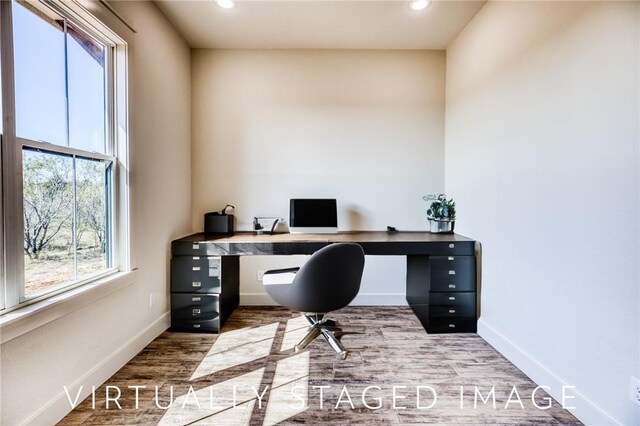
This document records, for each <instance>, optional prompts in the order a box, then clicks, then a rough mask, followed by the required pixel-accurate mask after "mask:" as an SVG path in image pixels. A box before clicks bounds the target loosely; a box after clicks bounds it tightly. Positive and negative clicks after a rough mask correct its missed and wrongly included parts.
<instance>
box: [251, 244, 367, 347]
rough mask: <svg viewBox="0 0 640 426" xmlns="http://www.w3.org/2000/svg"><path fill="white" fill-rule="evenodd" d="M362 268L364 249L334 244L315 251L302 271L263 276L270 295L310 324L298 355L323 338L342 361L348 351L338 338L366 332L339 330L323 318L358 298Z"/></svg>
mask: <svg viewBox="0 0 640 426" xmlns="http://www.w3.org/2000/svg"><path fill="white" fill-rule="evenodd" d="M363 269H364V251H363V250H362V247H360V246H359V245H358V244H354V243H335V244H331V245H329V246H327V247H323V248H321V249H320V250H318V251H317V252H315V253H314V254H313V255H312V256H311V257H310V258H309V260H307V262H306V263H305V264H304V265H303V266H302V267H301V268H291V269H278V270H272V271H267V272H265V273H264V277H263V280H262V283H263V284H264V286H265V288H266V290H267V293H268V294H269V296H271V297H272V298H273V300H275V301H276V302H277V303H279V304H280V305H282V306H284V307H286V308H289V309H292V310H295V311H299V312H302V313H303V315H304V317H305V318H306V319H307V321H308V322H309V324H310V327H309V332H308V333H307V335H306V336H305V337H304V338H303V339H302V340H301V341H300V342H299V343H298V344H297V345H295V350H296V352H297V351H300V350H302V349H304V348H305V347H306V346H307V345H308V344H309V343H311V342H312V341H314V340H315V339H316V338H317V337H319V336H322V337H324V339H325V340H326V341H327V342H328V343H329V344H330V345H331V347H332V348H333V349H334V350H335V351H336V352H337V353H338V355H339V356H340V358H342V359H345V358H346V357H347V354H348V351H347V350H346V349H345V348H344V346H342V343H341V342H340V340H339V339H340V338H341V337H342V336H343V335H345V334H352V333H362V332H363V330H362V329H361V328H360V329H357V330H356V329H350V330H347V329H345V328H342V327H338V326H337V324H336V322H335V321H333V320H330V319H327V318H325V317H324V316H325V314H326V313H328V312H331V311H335V310H337V309H341V308H344V307H345V306H347V305H348V304H349V303H351V301H352V300H353V299H354V297H356V295H357V294H358V290H360V281H361V280H362V270H363Z"/></svg>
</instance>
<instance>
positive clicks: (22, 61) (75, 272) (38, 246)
mask: <svg viewBox="0 0 640 426" xmlns="http://www.w3.org/2000/svg"><path fill="white" fill-rule="evenodd" d="M36 7H37V9H35V8H36ZM12 11H13V32H14V34H13V42H14V51H15V53H14V56H15V58H14V68H15V94H16V133H17V136H18V137H19V138H21V139H22V141H23V151H22V154H23V155H22V159H23V164H22V169H23V180H22V183H23V205H24V275H25V280H24V285H25V286H24V297H25V298H26V299H29V298H32V297H34V296H37V295H39V294H42V293H46V292H48V291H51V290H54V289H56V288H60V287H63V286H66V285H69V284H73V283H74V282H77V281H82V280H84V279H86V278H88V277H91V276H95V275H96V274H99V273H101V272H104V271H106V270H107V269H109V268H110V267H111V266H112V265H111V237H110V230H111V226H110V223H111V199H112V194H111V190H110V188H111V181H112V175H111V173H112V172H111V169H112V164H113V159H112V157H110V156H109V149H108V147H109V145H108V143H107V140H106V133H107V132H106V122H107V114H106V62H107V61H106V47H105V45H103V44H102V43H100V42H99V41H97V39H95V38H94V37H92V36H91V35H89V34H88V33H86V32H85V31H83V30H82V29H80V28H79V27H77V26H75V25H74V24H73V23H72V22H70V21H69V20H67V19H66V18H65V17H63V16H61V15H60V14H59V13H57V12H56V11H54V10H53V9H50V8H48V7H47V6H46V5H43V4H36V3H25V2H14V3H13V7H12ZM43 142H44V143H45V144H46V145H45V144H43Z"/></svg>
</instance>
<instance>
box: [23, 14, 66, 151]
mask: <svg viewBox="0 0 640 426" xmlns="http://www.w3.org/2000/svg"><path fill="white" fill-rule="evenodd" d="M50 15H51V16H48V17H47V19H48V20H45V18H41V17H39V16H36V15H35V14H34V13H33V12H31V11H29V10H27V9H26V8H25V7H23V6H21V5H19V4H18V3H16V2H14V3H13V43H14V57H15V93H16V132H17V135H18V136H20V137H23V138H27V139H32V140H42V141H46V142H50V143H55V144H58V145H67V133H66V99H65V63H64V57H65V55H64V33H63V31H62V30H61V26H60V24H59V23H58V22H62V20H61V18H60V17H56V16H55V15H53V14H51V13H50ZM56 20H58V21H56Z"/></svg>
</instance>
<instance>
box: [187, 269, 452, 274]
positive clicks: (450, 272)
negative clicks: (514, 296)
mask: <svg viewBox="0 0 640 426" xmlns="http://www.w3.org/2000/svg"><path fill="white" fill-rule="evenodd" d="M198 269H200V268H198ZM455 274H456V271H454V270H450V271H449V275H455Z"/></svg>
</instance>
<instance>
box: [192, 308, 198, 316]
mask: <svg viewBox="0 0 640 426" xmlns="http://www.w3.org/2000/svg"><path fill="white" fill-rule="evenodd" d="M192 314H193V315H200V309H194V310H193V313H192Z"/></svg>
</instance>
